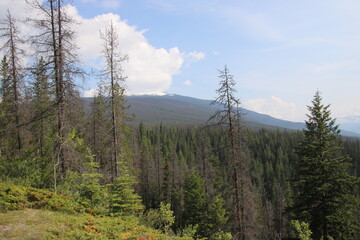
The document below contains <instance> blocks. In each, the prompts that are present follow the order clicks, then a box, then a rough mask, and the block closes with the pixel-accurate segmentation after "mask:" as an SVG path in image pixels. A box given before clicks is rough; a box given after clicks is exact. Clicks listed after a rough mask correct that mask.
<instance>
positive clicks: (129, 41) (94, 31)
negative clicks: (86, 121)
mask: <svg viewBox="0 0 360 240" xmlns="http://www.w3.org/2000/svg"><path fill="white" fill-rule="evenodd" d="M83 1H91V2H98V1H99V0H83ZM99 2H100V1H99ZM101 4H102V5H101V6H103V7H104V6H105V5H107V6H111V5H112V4H113V6H112V7H116V6H118V4H119V1H112V0H105V1H101ZM114 4H115V5H114ZM7 8H10V10H11V11H12V12H14V13H16V15H15V16H16V17H23V18H25V17H26V16H27V15H26V14H28V12H29V11H26V9H27V8H26V5H25V1H23V0H2V1H1V2H0V14H1V15H2V16H4V14H5V12H6V9H7ZM67 12H68V13H69V15H71V16H72V17H73V18H74V19H75V20H76V21H77V22H79V23H80V24H79V25H76V26H75V27H74V28H75V29H74V30H75V31H76V33H77V34H76V35H77V37H76V42H77V45H78V47H79V49H78V53H79V56H80V59H81V61H82V64H84V65H85V66H87V67H89V66H90V67H92V68H95V69H101V65H102V61H101V58H99V56H101V51H102V45H103V43H102V41H101V39H100V31H104V30H105V29H106V28H108V27H109V26H110V23H111V22H112V23H113V25H114V27H115V29H116V31H117V32H118V35H119V43H120V48H121V53H122V54H127V55H128V56H129V61H128V62H127V63H124V66H123V68H124V71H125V72H124V74H125V75H126V76H127V77H128V78H127V82H126V88H127V94H160V93H163V92H165V91H166V90H167V89H168V88H169V87H170V85H171V83H172V78H173V76H174V75H175V74H178V73H179V72H180V69H181V67H182V66H183V65H184V62H188V63H191V62H196V61H199V60H201V59H203V58H204V57H205V54H204V53H202V52H197V51H194V52H189V53H187V52H181V51H180V50H179V48H177V47H176V46H174V47H173V48H170V49H164V48H156V47H154V46H152V45H151V44H150V43H149V42H148V40H147V39H146V37H145V32H146V31H145V30H139V29H138V28H137V27H136V26H134V25H130V24H129V23H128V22H127V21H126V20H123V19H121V18H120V16H119V15H117V14H113V13H107V14H102V15H98V16H95V17H93V18H84V17H82V16H81V15H80V14H79V12H78V11H77V9H76V7H74V6H72V5H68V6H67ZM22 28H24V30H25V31H31V29H30V28H29V27H27V26H25V24H24V25H23V26H22ZM24 34H25V35H29V33H28V32H24ZM92 85H94V84H92ZM91 87H93V86H91ZM84 94H85V93H84ZM86 94H90V93H86Z"/></svg>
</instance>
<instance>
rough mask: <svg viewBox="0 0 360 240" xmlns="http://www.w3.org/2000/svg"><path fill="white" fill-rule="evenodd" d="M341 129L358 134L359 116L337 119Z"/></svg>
mask: <svg viewBox="0 0 360 240" xmlns="http://www.w3.org/2000/svg"><path fill="white" fill-rule="evenodd" d="M338 122H339V123H340V126H341V128H342V129H344V130H347V131H352V132H357V133H360V116H359V115H357V116H347V117H342V118H339V119H338Z"/></svg>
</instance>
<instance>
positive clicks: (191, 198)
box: [183, 171, 209, 237]
mask: <svg viewBox="0 0 360 240" xmlns="http://www.w3.org/2000/svg"><path fill="white" fill-rule="evenodd" d="M184 195H185V209H184V216H183V219H184V223H185V226H188V225H193V226H195V225H198V229H197V235H198V236H199V237H204V236H205V235H206V233H207V225H206V224H207V220H208V219H207V218H208V214H207V212H208V205H209V203H208V201H207V197H206V193H205V186H204V180H203V179H202V178H201V176H200V173H199V172H198V171H193V172H192V173H191V174H190V176H189V177H188V178H187V179H186V182H185V193H184Z"/></svg>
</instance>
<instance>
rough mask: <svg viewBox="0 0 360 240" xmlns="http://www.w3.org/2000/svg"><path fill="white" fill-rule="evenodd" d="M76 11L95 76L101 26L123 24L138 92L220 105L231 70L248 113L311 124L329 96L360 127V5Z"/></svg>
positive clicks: (103, 4)
mask: <svg viewBox="0 0 360 240" xmlns="http://www.w3.org/2000/svg"><path fill="white" fill-rule="evenodd" d="M2 2H3V3H0V8H2V9H3V8H4V6H5V5H6V4H7V5H8V6H10V5H11V7H10V10H15V9H20V8H21V7H22V3H21V2H23V1H22V0H2ZM10 2H11V3H12V4H9V3H10ZM14 2H16V3H18V4H14ZM72 3H73V7H70V8H69V9H70V10H69V11H70V12H71V13H72V14H73V15H74V17H75V18H77V19H78V20H79V22H81V23H82V24H83V25H81V26H80V27H78V29H77V30H78V34H79V35H80V37H79V40H78V45H79V48H80V49H79V54H80V56H81V57H82V59H83V64H84V66H87V68H89V67H93V68H97V67H98V66H99V58H98V55H99V52H100V50H99V49H101V41H99V40H98V32H99V28H100V29H104V28H105V27H106V26H108V24H109V22H110V21H114V22H115V23H116V24H117V25H116V26H117V29H118V32H119V36H120V43H121V46H122V51H123V52H124V53H127V54H128V55H129V59H130V60H129V62H128V63H127V64H126V65H125V66H124V67H125V71H126V73H127V75H128V76H129V80H128V81H129V82H128V84H127V85H128V91H129V93H134V94H141V93H159V92H167V93H175V94H180V95H185V96H192V97H197V98H202V99H213V98H214V97H215V90H216V88H217V87H218V78H217V76H218V72H217V69H221V68H223V67H224V65H227V66H228V67H229V69H230V71H231V73H232V74H233V75H234V77H235V80H236V81H237V90H238V97H239V98H240V100H241V101H242V103H243V106H244V107H245V108H249V109H251V110H255V111H258V112H261V113H266V114H269V115H272V116H274V117H278V118H282V119H287V120H292V121H303V120H304V119H305V113H306V105H309V104H310V102H311V99H312V96H313V95H314V93H315V91H316V90H317V89H319V90H320V91H321V92H322V94H323V98H324V102H325V103H327V104H332V107H331V109H332V111H333V115H334V116H335V117H337V118H338V119H339V121H340V122H342V123H344V124H345V123H349V124H350V123H351V124H353V123H360V98H359V89H360V15H359V14H358V13H359V12H360V1H357V0H317V1H313V0H302V1H289V0H273V1H266V0H262V1H260V0H251V1H245V0H192V1H190V0H120V1H115V0H74V1H72ZM3 5H4V6H3ZM0 11H1V10H0ZM18 12H19V11H18ZM0 13H2V12H0ZM20 15H21V14H20ZM23 15H24V14H23ZM25 31H26V29H25ZM95 87H96V80H95V79H89V80H88V81H87V82H86V86H85V88H86V90H88V92H87V93H90V92H91V91H90V90H91V89H93V88H95Z"/></svg>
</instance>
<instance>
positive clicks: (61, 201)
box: [0, 182, 192, 240]
mask: <svg viewBox="0 0 360 240" xmlns="http://www.w3.org/2000/svg"><path fill="white" fill-rule="evenodd" d="M85 210H86V209H85V208H84V207H83V206H82V205H81V204H79V203H77V202H76V201H74V200H72V199H71V198H70V197H68V196H65V195H58V194H54V193H52V192H50V191H47V190H42V189H36V188H29V187H22V186H16V185H12V184H5V183H1V182H0V239H21V240H23V239H24V240H26V239H127V240H131V239H134V240H165V239H166V240H167V239H169V240H170V239H171V240H191V239H192V238H190V237H177V236H169V235H165V234H162V233H161V232H160V231H159V230H156V229H153V228H150V227H146V226H144V225H141V224H140V223H139V218H137V217H135V216H132V215H131V216H121V217H111V216H101V215H92V214H89V213H86V211H85Z"/></svg>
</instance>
